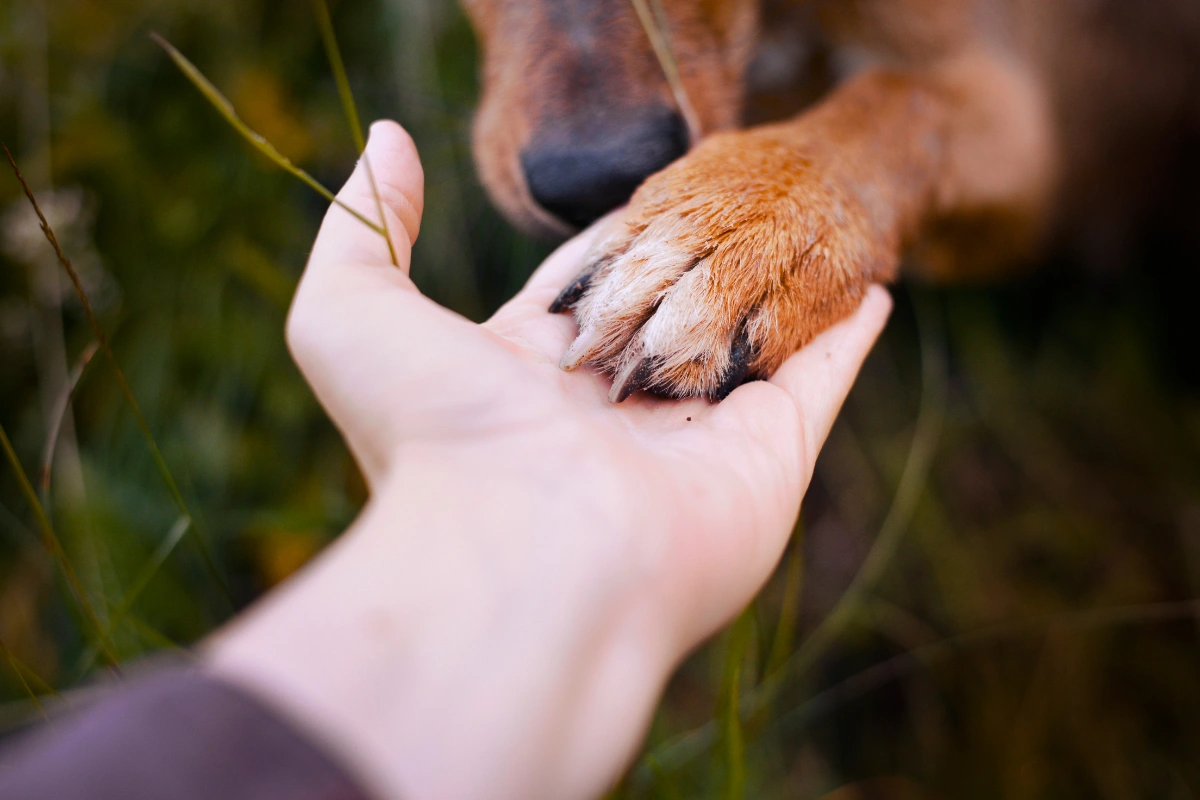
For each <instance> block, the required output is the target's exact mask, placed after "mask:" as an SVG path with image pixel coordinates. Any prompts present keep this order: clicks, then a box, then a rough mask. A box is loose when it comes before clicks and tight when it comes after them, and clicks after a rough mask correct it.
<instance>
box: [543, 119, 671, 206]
mask: <svg viewBox="0 0 1200 800" xmlns="http://www.w3.org/2000/svg"><path fill="white" fill-rule="evenodd" d="M614 122H615V124H614ZM687 150H688V132H687V126H686V125H685V123H684V121H683V119H682V118H681V117H680V116H679V114H678V113H676V112H674V111H665V110H664V111H655V112H644V113H641V114H637V115H634V116H633V117H632V118H629V117H626V118H625V119H622V120H620V121H613V120H604V121H601V122H600V123H599V124H597V125H594V126H590V128H589V129H588V130H583V131H578V132H572V133H565V134H564V133H563V132H559V131H553V130H548V131H539V132H538V134H537V135H535V137H534V140H533V141H532V142H531V144H530V145H529V146H527V147H526V148H525V149H524V150H522V151H521V168H522V170H523V171H524V173H525V180H526V183H527V184H528V186H529V193H530V195H531V196H532V197H533V199H534V201H535V202H537V204H538V205H540V206H541V207H542V208H543V209H545V210H546V211H548V212H549V213H551V214H553V215H554V216H556V217H558V218H559V219H561V220H562V221H563V222H566V223H568V224H570V225H574V226H576V227H580V228H583V227H586V226H587V225H589V224H591V223H592V222H594V221H595V220H597V219H599V218H600V217H602V216H604V215H605V214H606V213H608V212H609V211H611V210H613V209H614V208H616V207H617V206H620V205H621V204H622V203H624V202H626V201H627V200H629V197H630V196H631V195H632V194H633V192H634V190H635V189H637V187H638V186H640V185H641V183H642V181H644V180H645V179H646V178H648V177H649V176H650V175H653V174H654V173H655V172H658V171H659V170H660V169H662V168H663V167H665V166H667V165H668V164H670V163H671V162H672V161H675V160H676V159H678V158H679V157H680V156H682V155H684V154H685V153H686V152H687Z"/></svg>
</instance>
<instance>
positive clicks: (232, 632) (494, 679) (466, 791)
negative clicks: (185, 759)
mask: <svg viewBox="0 0 1200 800" xmlns="http://www.w3.org/2000/svg"><path fill="white" fill-rule="evenodd" d="M410 455H412V456H415V454H410ZM425 455H431V454H425ZM404 461H405V463H413V464H419V465H420V468H419V469H412V470H397V471H396V472H395V473H394V474H392V475H390V476H388V477H387V478H386V479H385V480H384V481H382V482H381V483H380V485H379V488H378V491H377V492H376V493H375V496H374V497H373V499H372V501H371V503H370V504H369V505H368V507H367V508H366V509H365V510H364V512H363V514H362V516H361V517H360V519H359V520H358V521H357V522H356V523H355V525H354V526H353V527H352V528H351V529H350V530H349V531H347V533H346V534H345V535H344V536H343V537H342V538H341V539H340V540H339V541H338V542H336V543H335V544H334V545H333V546H332V547H331V548H330V549H329V551H328V552H327V553H325V554H323V555H322V557H321V558H320V559H318V561H317V562H316V563H314V564H313V565H311V567H310V568H308V569H307V570H305V571H304V572H303V573H302V574H300V575H298V576H297V577H296V579H295V580H294V581H292V582H290V583H289V584H288V585H285V586H284V587H281V590H280V591H279V592H277V593H276V594H274V595H272V596H271V597H269V598H267V599H266V600H265V601H264V602H263V603H262V604H261V605H260V607H259V608H256V609H254V610H253V611H251V612H250V613H249V614H248V615H247V617H246V618H245V619H243V620H241V621H239V622H238V623H236V624H235V625H234V626H232V627H231V628H230V629H228V630H227V631H225V632H223V633H222V634H220V635H218V637H217V638H216V639H215V640H214V641H213V642H212V643H211V645H210V647H209V650H208V656H209V664H210V665H211V668H212V669H213V670H214V671H215V672H216V673H218V674H219V675H221V676H222V677H225V678H227V679H229V680H232V681H234V682H237V683H240V684H242V685H245V686H247V687H248V688H250V689H251V690H252V691H255V692H256V693H258V694H259V695H260V696H263V697H264V698H265V699H266V700H267V701H268V702H273V703H274V704H275V705H276V706H277V707H278V708H279V709H280V711H281V712H283V713H284V714H285V715H286V716H290V717H291V718H292V719H293V720H294V721H296V722H297V723H298V724H299V725H300V726H301V727H303V728H306V729H308V730H309V731H310V732H311V733H313V734H314V735H315V736H316V737H317V738H319V739H321V740H323V741H324V742H325V744H326V745H327V746H328V747H329V748H330V749H331V750H333V751H334V752H335V753H337V754H338V755H340V756H341V757H342V758H343V760H345V761H346V762H347V763H348V765H349V766H351V768H352V769H354V770H355V771H356V772H357V773H358V774H359V775H360V776H362V778H363V780H364V782H365V783H366V784H367V785H368V787H369V788H370V789H373V790H374V791H376V792H377V793H378V794H380V796H382V797H404V798H406V800H420V798H423V797H439V798H441V797H446V798H453V797H482V796H487V797H501V796H512V797H535V796H540V795H544V796H555V797H567V796H580V797H582V796H587V794H590V793H594V792H596V791H599V790H600V789H602V788H603V785H604V782H605V781H606V780H608V779H610V778H611V774H610V773H611V772H612V771H613V770H615V769H616V768H617V767H619V765H620V763H621V761H622V759H623V758H624V756H625V755H626V753H627V751H628V750H629V749H630V748H631V747H632V745H633V744H634V743H635V742H636V740H637V736H638V733H639V731H640V728H639V727H638V723H639V722H640V721H641V720H642V719H644V717H645V716H646V715H647V714H648V713H649V710H650V707H651V704H652V702H653V698H654V697H655V696H656V694H657V691H658V689H659V684H660V683H661V681H662V680H663V678H664V677H665V674H666V671H667V669H668V668H669V662H670V656H669V654H667V653H665V652H660V650H661V648H659V647H657V646H656V642H657V641H658V640H659V638H660V637H656V636H655V635H654V633H653V632H652V631H650V629H649V627H650V626H649V625H647V624H644V623H645V615H644V614H639V613H638V612H636V611H635V610H634V607H635V606H636V604H633V603H630V602H626V600H627V593H625V594H623V593H622V590H621V587H620V586H619V585H618V582H617V581H616V580H614V578H613V576H612V574H611V571H610V574H609V575H608V577H607V578H601V579H600V580H597V574H601V575H602V574H604V571H603V570H599V571H598V570H596V557H597V555H596V553H595V552H593V551H592V550H587V551H586V552H578V550H579V548H578V547H577V545H578V544H579V541H580V538H581V537H580V536H579V532H578V531H574V530H570V529H569V528H564V527H562V526H561V525H558V526H554V525H551V526H547V525H546V524H545V522H544V521H539V520H538V519H535V517H538V516H540V513H542V512H546V511H549V512H550V513H554V509H552V508H551V509H547V508H541V507H539V503H545V502H547V501H546V499H545V498H539V497H531V496H528V494H527V492H528V485H529V484H528V481H523V480H521V481H511V482H510V481H506V480H504V479H503V477H501V478H499V479H497V478H496V477H495V476H496V475H497V474H502V473H498V472H497V471H496V470H494V469H488V470H487V473H488V475H489V476H490V479H488V480H483V481H480V482H478V485H475V484H476V482H470V481H464V480H463V478H469V477H470V475H469V474H468V473H469V470H470V467H469V466H464V465H461V464H449V463H445V462H442V461H441V460H440V459H438V458H434V457H429V458H416V457H408V458H406V459H405V460H404ZM450 476H453V477H454V478H455V480H454V481H453V482H448V478H449V477H450ZM467 486H470V487H471V497H470V498H464V496H463V488H464V487H467ZM522 493H526V494H522ZM547 531H550V532H553V533H554V534H555V535H554V536H547V535H545V534H546V532H547ZM586 534H587V532H584V535H583V536H582V540H583V541H586V542H589V543H592V544H594V542H593V540H594V538H595V537H594V536H588V535H586ZM585 549H586V548H585Z"/></svg>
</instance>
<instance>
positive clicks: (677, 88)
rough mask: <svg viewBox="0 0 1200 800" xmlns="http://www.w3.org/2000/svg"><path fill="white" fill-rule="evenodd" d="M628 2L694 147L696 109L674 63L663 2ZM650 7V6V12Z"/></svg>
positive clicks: (699, 134) (700, 133) (699, 133)
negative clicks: (640, 25)
mask: <svg viewBox="0 0 1200 800" xmlns="http://www.w3.org/2000/svg"><path fill="white" fill-rule="evenodd" d="M630 2H631V3H633V8H634V10H635V11H637V15H638V21H640V22H641V23H642V28H643V29H645V31H646V36H647V37H648V38H649V39H650V46H651V47H652V48H653V49H654V56H655V58H657V59H658V63H659V66H660V67H662V71H663V75H664V76H666V79H667V83H668V84H670V86H671V94H672V95H673V96H674V97H675V105H677V106H678V107H679V113H680V115H681V116H682V117H683V121H684V123H686V124H687V129H688V135H689V137H690V138H691V141H692V144H696V143H697V142H699V141H700V138H701V137H702V136H703V133H704V131H703V130H702V129H701V127H700V117H699V115H697V114H696V107H695V106H693V105H692V101H691V99H690V98H689V97H688V93H687V87H686V86H684V85H683V78H681V77H680V75H679V64H678V62H677V61H676V60H675V52H674V51H673V50H672V49H671V35H670V21H669V20H668V19H667V13H666V11H665V10H664V9H663V6H662V0H630ZM650 4H653V9H652V8H651V5H650Z"/></svg>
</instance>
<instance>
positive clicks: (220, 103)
mask: <svg viewBox="0 0 1200 800" xmlns="http://www.w3.org/2000/svg"><path fill="white" fill-rule="evenodd" d="M150 38H152V39H153V40H154V41H155V43H157V44H158V46H159V47H161V48H162V49H163V50H165V51H166V53H167V55H168V56H170V57H171V60H172V61H174V62H175V65H176V66H177V67H179V70H180V71H181V72H182V73H183V74H184V76H185V77H186V78H187V79H188V80H189V81H191V82H192V85H193V86H195V87H196V88H197V89H199V90H200V94H202V95H204V98H205V99H206V100H208V102H209V103H211V104H212V106H213V108H215V109H216V110H217V111H218V112H219V113H220V114H221V116H222V117H224V118H225V121H226V122H228V123H229V124H230V125H231V126H233V129H234V130H236V131H237V132H238V133H239V134H241V136H242V138H243V139H245V140H246V141H247V142H249V143H250V144H251V145H252V146H253V147H254V149H256V150H258V152H259V153H261V154H262V155H264V156H266V157H267V159H268V160H270V161H271V163H273V164H275V166H277V167H279V168H280V169H282V170H284V171H285V172H287V173H288V174H290V175H292V176H294V177H296V178H298V179H299V180H301V181H303V182H304V184H305V185H306V186H308V187H309V188H310V189H312V190H313V191H314V192H316V193H317V194H319V195H321V196H322V197H324V198H325V199H326V200H328V201H329V202H330V203H333V204H334V205H336V206H338V207H339V208H341V209H343V210H344V211H346V212H347V213H349V214H350V215H351V216H353V217H354V218H355V219H357V220H358V221H359V222H361V223H362V224H364V225H366V226H367V227H368V228H370V229H371V230H373V231H375V232H376V233H378V234H379V235H380V236H384V237H386V236H387V232H386V231H385V230H384V229H383V228H381V227H380V226H378V225H376V224H375V223H374V222H372V221H371V220H369V219H367V218H366V217H364V216H363V215H362V214H360V213H359V212H358V211H355V210H354V209H353V208H351V207H350V206H348V205H346V204H345V203H343V202H342V201H341V200H339V199H338V198H337V196H336V195H334V193H333V192H331V191H329V190H328V189H326V188H325V187H324V186H323V185H321V183H320V182H319V181H318V180H317V179H316V178H314V177H313V176H312V175H309V174H308V173H307V172H305V171H304V170H302V169H300V168H299V167H297V166H296V165H295V164H293V163H292V161H291V159H289V158H288V157H287V156H285V155H283V154H282V153H280V152H279V151H278V150H276V149H275V146H274V145H273V144H271V143H270V142H268V141H267V140H266V139H265V138H263V136H262V135H261V134H259V133H257V132H255V131H254V130H253V129H251V128H250V126H249V125H247V124H246V123H245V122H243V121H242V118H241V117H239V116H238V114H237V111H235V110H234V108H233V103H231V102H229V99H228V98H226V97H225V95H223V94H221V92H220V90H219V89H217V87H216V86H214V85H213V84H212V82H211V81H209V79H208V78H206V77H204V74H203V73H202V72H200V70H199V69H197V68H196V65H195V64H193V63H192V62H191V61H188V59H187V57H186V56H184V55H183V53H181V52H179V51H178V50H176V49H175V47H174V45H172V44H171V43H170V42H168V41H167V40H166V39H164V38H163V37H161V36H159V35H158V34H157V33H152V34H150Z"/></svg>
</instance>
